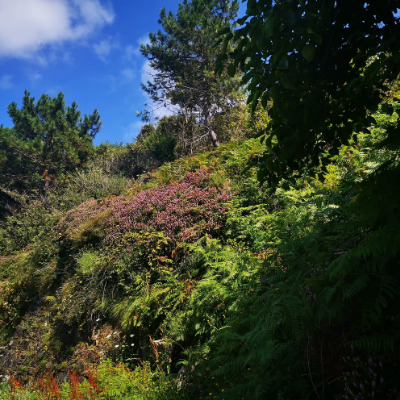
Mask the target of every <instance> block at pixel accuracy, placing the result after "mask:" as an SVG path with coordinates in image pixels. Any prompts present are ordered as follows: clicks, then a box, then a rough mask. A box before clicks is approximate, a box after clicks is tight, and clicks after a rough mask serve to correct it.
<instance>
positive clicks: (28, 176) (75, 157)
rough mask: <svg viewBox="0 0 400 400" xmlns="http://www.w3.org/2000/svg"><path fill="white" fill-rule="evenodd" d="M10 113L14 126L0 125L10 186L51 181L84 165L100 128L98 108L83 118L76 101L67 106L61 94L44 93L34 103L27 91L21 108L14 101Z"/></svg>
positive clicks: (1, 152) (1, 157)
mask: <svg viewBox="0 0 400 400" xmlns="http://www.w3.org/2000/svg"><path fill="white" fill-rule="evenodd" d="M8 112H9V115H10V117H11V118H12V120H13V122H14V127H13V128H4V127H1V128H0V161H1V162H0V168H1V172H2V182H1V184H2V185H5V186H11V187H21V188H24V187H27V186H30V185H34V183H33V182H34V181H35V182H36V183H37V182H38V180H40V179H41V180H43V181H44V182H45V183H46V182H47V183H48V182H49V181H50V180H53V179H55V178H56V177H57V176H60V175H61V174H64V173H67V172H69V171H73V170H74V169H75V168H76V167H79V166H83V165H84V164H85V163H86V162H87V161H88V159H89V158H90V156H91V154H92V151H93V144H92V141H93V138H94V137H95V135H96V134H97V133H98V132H99V130H100V127H101V122H100V116H99V114H98V112H97V110H94V111H93V113H92V114H90V115H85V116H84V117H83V118H82V117H81V113H80V111H78V106H77V104H76V103H75V102H73V103H72V105H71V106H70V107H67V106H66V104H65V101H64V95H63V94H62V93H59V94H58V96H57V97H53V98H52V97H50V96H48V95H45V94H44V95H42V96H41V97H40V99H39V100H38V101H37V102H35V98H34V97H30V93H29V92H27V91H25V95H24V97H23V105H22V108H18V106H17V104H16V103H11V104H10V105H9V106H8ZM40 176H41V178H40ZM28 181H29V182H28Z"/></svg>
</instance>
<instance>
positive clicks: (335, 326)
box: [0, 130, 400, 399]
mask: <svg viewBox="0 0 400 400" xmlns="http://www.w3.org/2000/svg"><path fill="white" fill-rule="evenodd" d="M381 137H382V131H381V130H379V131H377V132H375V134H374V135H372V136H371V137H359V138H358V139H359V140H358V142H354V143H353V145H352V146H350V147H343V148H342V150H341V153H340V155H339V156H338V157H336V158H335V159H332V164H331V165H330V166H329V167H328V172H327V173H325V176H324V179H323V180H318V179H316V178H314V174H310V175H309V176H299V175H298V174H297V175H296V174H295V175H294V176H293V179H292V181H291V182H289V181H282V182H281V183H280V185H279V187H278V189H277V190H276V191H272V190H270V189H268V188H267V187H266V186H265V185H263V186H260V184H259V183H258V181H257V178H256V174H257V168H256V165H257V161H256V160H257V157H258V156H259V155H260V154H261V153H262V151H263V146H262V145H261V144H260V143H259V142H258V141H257V140H255V139H252V140H249V141H246V142H242V143H230V144H228V145H224V146H221V148H219V149H217V150H215V151H214V152H210V153H206V154H201V155H196V156H194V157H189V158H185V159H182V160H178V161H175V162H173V163H168V164H165V165H164V166H162V167H161V168H159V169H158V170H156V171H153V172H152V173H149V174H147V175H145V176H142V177H141V179H139V180H138V181H136V182H134V183H133V184H132V185H130V187H127V188H125V189H124V190H123V193H121V194H119V195H113V196H106V195H104V196H98V198H97V199H94V198H87V199H86V200H85V201H83V202H82V203H81V204H79V205H77V206H74V207H72V208H70V207H65V206H64V207H63V206H60V204H61V203H62V202H63V201H64V202H66V203H68V201H67V199H64V200H63V199H60V198H58V199H57V201H56V202H53V203H51V204H50V205H49V207H48V209H46V211H45V212H44V213H43V212H42V211H41V209H40V206H39V205H37V206H35V205H34V204H31V205H30V206H29V207H27V208H25V210H24V211H22V212H21V213H20V214H17V215H14V216H12V217H9V218H8V219H7V220H5V222H4V223H3V228H2V231H1V240H0V245H1V246H2V249H3V255H2V256H1V259H0V285H1V291H0V318H1V321H2V325H1V333H0V334H1V342H2V347H1V350H0V352H1V355H2V357H1V360H0V365H1V372H0V374H1V375H11V376H13V377H14V378H13V379H12V380H11V383H12V384H11V387H10V386H9V385H3V386H0V390H2V393H3V394H4V396H8V395H7V394H6V393H10V390H12V391H13V392H14V393H19V394H20V395H21V396H22V394H23V395H24V396H26V397H22V398H29V397H27V396H28V395H29V396H32V397H31V398H118V399H119V398H121V399H122V398H127V399H128V398H132V393H133V392H132V391H134V392H135V393H136V394H137V398H154V399H157V398H160V399H161V398H178V397H179V396H182V397H183V398H187V397H195V398H208V397H209V398H228V399H236V398H245V399H256V398H265V397H266V396H268V395H269V396H271V398H285V399H286V398H304V399H305V398H321V396H322V398H325V399H328V398H332V399H333V398H346V397H345V396H347V398H356V397H357V398H369V397H368V396H370V395H371V393H374V395H373V396H375V397H371V398H382V396H383V395H385V396H387V397H386V398H395V396H396V395H397V393H398V391H399V386H398V379H397V378H398V377H399V364H398V356H399V354H398V349H399V348H400V346H399V320H400V319H399V306H398V304H400V298H399V297H400V294H399V291H398V284H399V278H400V276H399V269H398V265H399V257H400V254H399V251H400V246H399V244H400V229H399V227H400V223H399V222H400V221H399V210H398V204H400V202H399V191H398V187H397V186H393V185H390V184H388V183H389V182H400V179H399V178H400V177H399V166H398V161H397V160H398V155H397V153H395V152H388V151H387V152H382V151H380V150H379V149H378V150H377V149H376V148H377V147H379V146H378V145H379V142H380V140H381ZM249 161H251V162H252V163H253V167H248V163H249ZM246 167H247V169H246ZM71 204H72V203H71ZM382 204H384V206H382ZM35 207H36V208H35ZM108 359H111V360H114V361H120V362H123V363H124V365H123V366H122V365H121V364H115V365H114V366H113V365H112V364H110V363H109V362H108V361H107V360H108ZM71 371H76V372H74V373H72V372H71ZM37 376H39V377H42V378H41V380H36V377H37ZM78 376H80V377H81V378H85V379H86V380H84V381H83V383H79V380H77V379H78V378H77V377H78ZM74 377H75V378H74ZM107 377H108V378H107ZM65 379H66V380H67V381H68V382H69V384H65V385H64V386H63V387H62V388H61V386H60V383H61V382H62V381H64V380H65ZM56 380H57V381H58V383H56ZM20 381H21V382H22V383H20ZM29 381H30V384H29V385H30V386H29V385H28V386H23V385H25V384H28V382H29ZM85 382H86V383H85ZM22 387H24V388H22ZM117 387H118V388H119V389H118V390H119V392H118V395H115V396H114V395H112V390H114V391H115V390H117V389H116V388H117ZM150 387H151V388H154V390H153V389H151V390H150V391H149V388H150ZM25 388H27V390H28V391H25ZM29 388H30V389H29ZM35 388H36V389H35ZM29 390H30V391H29ZM34 390H36V392H35V391H34ZM141 390H142V391H141ZM46 393H47V394H46ZM73 393H75V394H73ZM78 393H81V394H80V396H81V397H78ZM107 393H108V394H107ZM110 393H111V394H110ZM143 393H147V394H143ZM107 395H108V396H109V397H106V396H107ZM34 396H37V397H34ZM40 396H42V397H40ZM46 396H48V397H46ZM51 396H53V397H51ZM57 396H58V397H57ZM68 396H70V397H68ZM71 396H72V397H71ZM73 396H76V397H73ZM84 396H86V397H84ZM96 396H97V397H96ZM102 396H103V397H102ZM113 396H114V397H113ZM124 396H125V397H124ZM140 396H142V397H140ZM145 396H148V397H145ZM4 398H7V397H4Z"/></svg>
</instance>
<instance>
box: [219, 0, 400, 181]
mask: <svg viewBox="0 0 400 400" xmlns="http://www.w3.org/2000/svg"><path fill="white" fill-rule="evenodd" d="M398 6H399V3H398V1H396V0H366V1H364V0H363V1H361V0H327V1H323V2H321V1H318V0H285V1H272V0H249V1H248V2H247V10H246V14H245V16H244V17H243V18H240V19H239V20H238V21H237V22H238V24H239V25H240V27H239V28H238V29H236V30H232V29H227V30H225V33H226V36H225V43H226V42H228V41H230V40H232V39H234V41H235V43H236V46H235V47H234V49H233V50H232V52H231V63H230V66H229V67H228V70H229V72H230V73H231V74H233V73H234V72H235V71H236V69H237V68H240V69H241V70H242V71H243V72H244V76H243V83H245V84H247V88H248V90H249V93H250V95H249V103H251V104H252V107H253V109H255V107H256V105H257V103H258V102H259V101H261V103H262V104H263V105H264V106H265V105H266V104H267V102H268V101H270V100H272V107H271V109H270V110H269V113H270V116H271V123H270V126H269V128H270V129H268V130H267V131H266V132H269V133H268V135H266V143H267V146H266V147H267V150H266V152H265V153H264V156H263V158H262V160H261V161H262V162H261V169H260V177H261V178H262V179H268V180H270V181H276V180H277V179H280V177H282V176H287V175H289V172H290V171H293V170H298V169H301V168H303V167H304V166H306V165H308V166H316V165H318V164H319V163H320V162H321V161H322V162H323V161H324V157H323V154H324V153H325V154H326V155H333V154H336V153H337V152H338V149H339V147H340V145H341V144H343V143H347V142H348V140H349V139H350V138H351V136H352V134H353V132H355V131H362V130H364V131H366V130H367V128H368V127H369V126H370V125H371V124H372V123H373V122H374V120H373V119H372V117H371V114H372V113H373V112H374V111H375V110H377V108H378V106H379V103H380V102H381V100H382V93H383V92H384V91H386V90H387V85H388V83H390V82H392V81H393V80H395V79H396V78H397V76H398V74H399V71H400V52H399V50H400V42H399V40H398V36H399V14H398ZM385 111H387V112H389V113H391V112H392V109H390V107H388V108H387V109H386V110H385ZM398 130H399V126H398V123H397V124H396V125H394V126H393V127H392V128H391V129H390V130H388V132H387V140H386V142H385V145H388V146H397V145H398V144H399V134H398ZM266 132H264V133H266Z"/></svg>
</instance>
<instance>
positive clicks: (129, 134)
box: [123, 120, 144, 143]
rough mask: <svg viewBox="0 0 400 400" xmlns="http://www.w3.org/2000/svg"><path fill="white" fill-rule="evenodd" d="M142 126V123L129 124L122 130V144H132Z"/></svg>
mask: <svg viewBox="0 0 400 400" xmlns="http://www.w3.org/2000/svg"><path fill="white" fill-rule="evenodd" d="M143 125H144V122H143V121H139V120H138V121H135V122H132V123H130V124H129V125H128V126H127V127H126V128H125V129H123V133H124V139H123V141H124V143H130V142H132V141H133V140H134V139H135V138H136V136H137V135H139V133H140V129H141V128H142V126H143Z"/></svg>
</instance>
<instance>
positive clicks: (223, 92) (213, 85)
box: [141, 0, 239, 147]
mask: <svg viewBox="0 0 400 400" xmlns="http://www.w3.org/2000/svg"><path fill="white" fill-rule="evenodd" d="M237 11H238V4H237V1H236V0H234V1H230V0H211V1H210V0H193V1H187V0H184V1H183V2H182V3H181V4H179V9H178V12H177V13H176V15H174V14H173V13H172V12H169V13H167V12H166V11H165V9H163V10H162V11H161V14H160V21H159V22H160V24H161V26H162V28H163V30H162V31H161V30H159V31H158V32H157V33H151V34H150V43H149V44H147V45H143V46H142V47H141V51H142V54H143V55H144V56H145V57H147V59H148V60H149V62H150V66H151V67H152V68H153V69H154V70H155V73H154V76H153V81H152V82H150V81H149V82H147V83H146V84H144V85H143V88H144V90H145V91H146V92H147V93H148V94H149V96H150V98H151V99H152V101H153V102H155V103H158V104H161V105H167V104H168V105H173V106H175V107H176V109H177V110H178V113H183V114H185V116H186V117H187V119H188V120H190V121H192V120H193V119H195V120H196V121H197V123H200V124H201V125H203V126H204V127H205V128H206V133H205V135H208V136H209V138H210V140H211V142H212V144H213V145H214V146H216V147H217V146H218V145H219V142H218V138H217V135H216V133H215V128H214V126H213V122H212V120H213V116H215V115H216V114H218V113H221V112H223V111H224V110H226V109H227V108H231V107H232V106H233V105H234V104H237V103H238V101H239V98H238V90H237V88H238V79H236V78H229V76H228V75H227V74H226V73H222V74H221V76H219V77H217V76H216V75H215V73H214V70H215V66H216V60H217V56H218V55H219V54H221V53H222V54H223V53H225V52H226V51H227V46H228V45H227V44H226V47H224V46H222V44H219V45H214V42H215V39H216V36H217V32H218V31H220V30H221V29H227V28H228V27H230V25H231V22H232V20H233V18H235V16H236V14H237Z"/></svg>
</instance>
